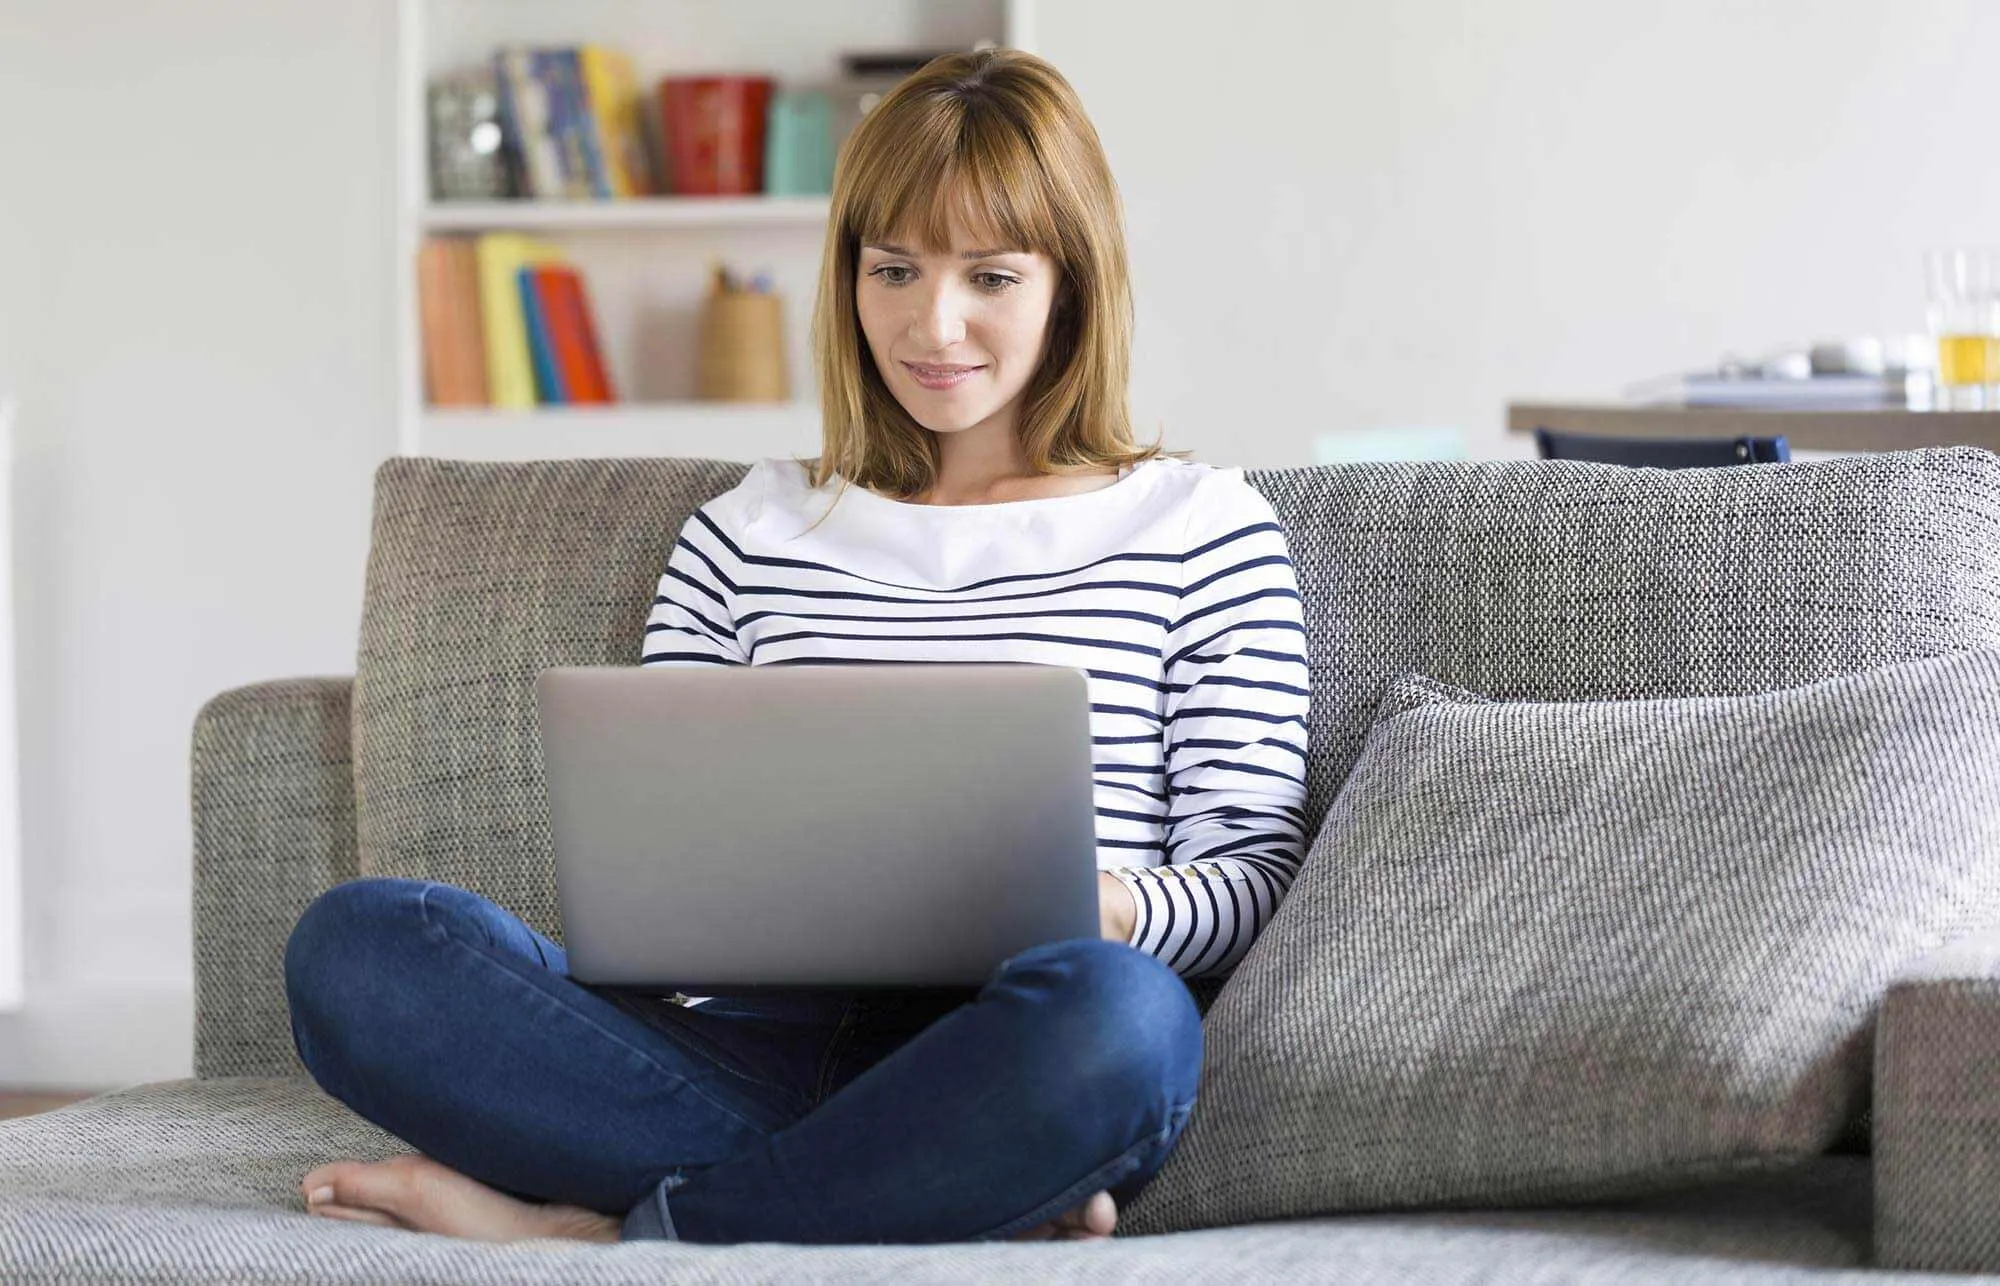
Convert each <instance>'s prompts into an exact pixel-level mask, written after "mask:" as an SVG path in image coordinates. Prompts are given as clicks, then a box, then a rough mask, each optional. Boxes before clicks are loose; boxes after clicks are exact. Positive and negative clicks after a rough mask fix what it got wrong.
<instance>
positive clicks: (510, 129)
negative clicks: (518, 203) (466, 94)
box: [493, 46, 563, 198]
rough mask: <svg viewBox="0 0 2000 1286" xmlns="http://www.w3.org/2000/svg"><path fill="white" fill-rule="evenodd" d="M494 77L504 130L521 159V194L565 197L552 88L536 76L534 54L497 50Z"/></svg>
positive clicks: (532, 52) (518, 163) (525, 50)
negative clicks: (551, 127) (553, 128)
mask: <svg viewBox="0 0 2000 1286" xmlns="http://www.w3.org/2000/svg"><path fill="white" fill-rule="evenodd" d="M493 74H494V80H495V84H496V87H497V88H498V90H499V94H500V120H501V129H502V131H503V132H504V133H505V134H506V135H507V138H508V141H509V142H510V143H511V145H512V147H513V149H514V152H515V154H516V156H517V157H518V158H519V159H518V162H517V165H518V168H519V171H520V175H521V180H522V182H521V186H520V192H521V194H522V195H523V196H530V197H541V198H550V197H559V196H561V195H563V177H562V156H561V153H560V152H559V151H558V150H557V148H556V144H555V140H554V138H553V137H552V136H551V134H550V133H549V111H550V104H549V94H548V87H547V85H546V84H545V83H544V82H543V81H542V80H541V79H540V78H539V77H537V76H536V75H535V71H534V51H533V50H530V49H523V48H520V47H518V46H509V47H507V48H503V49H499V50H496V51H495V52H494V54H493Z"/></svg>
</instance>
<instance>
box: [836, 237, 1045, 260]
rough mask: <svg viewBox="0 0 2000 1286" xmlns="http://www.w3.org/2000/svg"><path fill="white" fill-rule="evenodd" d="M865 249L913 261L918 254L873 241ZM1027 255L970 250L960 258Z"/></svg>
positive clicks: (994, 257) (1006, 251)
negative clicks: (900, 256) (904, 257)
mask: <svg viewBox="0 0 2000 1286" xmlns="http://www.w3.org/2000/svg"><path fill="white" fill-rule="evenodd" d="M864 248H865V249H868V250H880V251H881V252H882V253H884V254H892V255H904V256H907V257H908V258H911V259H914V258H917V252H916V251H914V250H910V249H908V248H906V247H903V246H885V245H878V244H876V243H874V242H872V241H871V242H866V243H864ZM1026 253H1028V252H1027V251H1025V250H1007V249H995V250H968V251H966V252H965V253H964V254H961V255H960V256H959V258H961V259H996V258H998V257H999V256H1001V255H1024V254H1026Z"/></svg>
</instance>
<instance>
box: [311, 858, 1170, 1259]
mask: <svg viewBox="0 0 2000 1286" xmlns="http://www.w3.org/2000/svg"><path fill="white" fill-rule="evenodd" d="M285 989H286V994H287V997H288V999H289V1001H290V1004H291V1019H292V1037H293V1040H294V1042H295V1043H296V1044H297V1046H298V1051H299V1057H300V1059H301V1060H302V1061H303V1062H304V1063H305V1066H306V1068H307V1070H308V1071H310V1072H311V1073H312V1075H313V1078H314V1079H315V1080H316V1081H318V1082H319V1084H320V1085H321V1087H323V1088H324V1089H325V1090H326V1092H327V1093H328V1094H330V1095H332V1096H333V1097H334V1098H336V1099H339V1100H340V1101H341V1102H343V1103H345V1104H347V1106H349V1107H350V1108H352V1109H353V1110H354V1111H355V1112H357V1113H358V1114H360V1115H361V1116H363V1117H365V1118H367V1119H368V1120H370V1121H373V1122H374V1123H375V1124H377V1125H379V1126H381V1127H382V1128H383V1129H386V1130H388V1131H390V1132H391V1133H393V1134H395V1135H397V1136H398V1137H400V1138H402V1139H403V1140H404V1141H405V1142H407V1143H409V1144H410V1145H411V1146H412V1147H415V1148H416V1149H417V1150H419V1151H420V1152H423V1153H424V1154H426V1155H428V1156H430V1157H432V1158H434V1159H436V1160H438V1161H440V1162H442V1163H444V1164H445V1165H448V1166H450V1167H451V1168H452V1169H454V1170H458V1171H460V1172H461V1173H464V1174H467V1175H470V1176H472V1177H473V1178H475V1179H478V1180H480V1181H481V1182H483V1183H486V1184H488V1185H490V1186H493V1187H496V1188H499V1189H501V1190H503V1191H506V1192H509V1193H512V1194H514V1195H515V1196H519V1197H524V1198H527V1199H530V1200H542V1201H552V1202H561V1203H564V1204H568V1205H577V1206H584V1207H586V1208H589V1209H592V1210H596V1211H599V1212H601V1213H605V1214H614V1215H619V1216H622V1217H623V1220H624V1223H623V1236H624V1237H625V1238H627V1239H638V1238H648V1237H651V1238H662V1237H671V1238H678V1239H680V1240H682V1241H691V1242H742V1241H783V1242H813V1243H863V1242H937V1241H959V1240H985V1239H997V1238H1004V1237H1009V1236H1012V1235H1013V1234H1015V1233H1017V1232H1020V1231H1023V1230H1025V1229H1028V1228H1031V1227H1034V1226H1035V1225H1037V1224H1040V1223H1045V1222H1047V1221H1048V1220H1050V1219H1052V1218H1054V1217H1055V1216H1056V1215H1058V1214H1061V1213H1062V1212H1063V1211H1066V1210H1068V1209H1070V1208H1072V1207H1074V1206H1076V1205H1077V1204H1079V1203H1080V1202H1082V1201H1083V1200H1084V1199H1085V1198H1087V1197H1089V1196H1090V1194H1091V1193H1093V1192H1096V1191H1098V1190H1099V1189H1109V1190H1110V1191H1111V1192H1112V1194H1113V1196H1114V1197H1117V1198H1118V1199H1119V1202H1120V1204H1121V1205H1123V1204H1124V1202H1125V1201H1126V1200H1129V1199H1130V1198H1131V1197H1132V1196H1133V1195H1135V1194H1136V1193H1137V1191H1138V1190H1139V1188H1140V1187H1141V1186H1142V1185H1143V1184H1144V1183H1145V1182H1146V1181H1147V1180H1148V1179H1150V1178H1151V1177H1152V1176H1153V1174H1154V1173H1155V1172H1157V1171H1158V1170H1159V1168H1160V1166H1161V1165H1162V1164H1164V1163H1165V1161H1166V1158H1167V1154H1168V1153H1169V1152H1170V1151H1172V1149H1173V1146H1174V1144H1175V1142H1176V1141H1177V1140H1178V1139H1179V1137H1180V1133H1181V1129H1182V1127H1183V1126H1184V1125H1185V1124H1186V1122H1187V1117H1188V1112H1189V1111H1190V1109H1191V1108H1192V1107H1193V1104H1194V1097H1195V1088H1196V1084H1197V1082H1198V1080H1199V1078H1200V1071H1201V1019H1200V1016H1199V1014H1198V1012H1197V1010H1196V1008H1195V1004H1194V1001H1193V998H1192V996H1191V995H1190V994H1189V992H1188V990H1187V987H1186V984H1184V983H1183V982H1182V981H1181V980H1180V979H1179V978H1178V977H1176V976H1175V975H1174V974H1173V973H1172V971H1170V970H1169V969H1168V968H1167V967H1166V966H1165V965H1164V964H1162V963H1161V962H1160V961H1158V960H1156V959H1154V958H1153V957H1152V956H1150V955H1147V954H1145V953H1143V952H1140V951H1137V950H1135V949H1133V948H1132V947H1129V946H1126V945H1124V944H1123V943H1118V942H1110V941H1105V940H1101V939H1095V938H1078V939H1074V940H1071V941H1066V942H1055V943H1048V944H1045V945H1042V946H1038V947H1033V948H1031V949H1029V950H1026V951H1023V952H1021V953H1019V954H1018V955H1015V956H1013V957H1012V958H1010V959H1008V960H1007V961H1005V962H1004V963H1002V964H1001V965H1000V967H999V968H998V969H997V970H996V971H995V973H994V975H993V977H992V978H991V979H989V980H988V981H987V983H986V984H985V986H983V987H980V988H977V989H976V990H975V989H969V988H968V989H960V990H956V991H951V992H931V991H902V990H898V991H875V992H855V993H840V994H830V993H808V992H780V993H770V994H766V995H763V996H759V997H755V998H741V999H729V998H718V999H714V1000H710V1001H709V1002H707V1003H706V1004H703V1005H699V1006H692V1007H690V1006H684V1005H678V1004H674V1003H672V1002H670V1001H667V1000H664V999H656V998H651V997H646V996H641V995H637V994H634V993H630V992H624V991H614V990H605V989H598V988H595V987H590V986H586V985H584V984H582V983H578V982H576V981H574V980H573V979H571V978H570V977H569V971H568V962H567V960H566V958H565V956H564V954H563V949H562V948H561V947H559V946H557V945H556V944H555V943H554V942H552V941H550V940H549V939H548V938H546V937H544V936H543V935H541V934H539V933H536V932H535V931H534V930H532V929H530V928H529V927H528V926H527V925H526V924H524V923H522V922H521V920H520V919H519V918H518V917H516V916H515V915H513V914H512V913H511V912H509V911H507V910H505V909H503V908H501V907H500V906H498V905H496V904H494V903H493V902H491V901H489V900H487V899H486V898H483V897H481V896H479V895H478V894H475V893H471V892H468V891H466V890H464V889H461V888H456V887H454V886H452V885H449V884H439V883H435V882H431V881H423V880H404V879H385V878H365V879H359V880H352V881H349V882H347V883H345V884H340V885H337V886H335V887H334V888H332V889H330V890H328V891H327V892H326V893H324V894H322V895H321V896H320V897H319V898H318V900H316V901H315V902H313V904H312V905H311V906H309V907H307V908H306V911H305V913H304V915H302V916H301V917H300V919H299V923H298V925H297V927H296V928H294V929H293V931H292V935H291V940H290V942H289V943H287V945H286V948H285Z"/></svg>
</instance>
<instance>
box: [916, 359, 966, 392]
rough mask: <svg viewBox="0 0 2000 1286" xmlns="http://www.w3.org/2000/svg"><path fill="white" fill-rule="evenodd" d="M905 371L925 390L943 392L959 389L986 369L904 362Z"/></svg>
mask: <svg viewBox="0 0 2000 1286" xmlns="http://www.w3.org/2000/svg"><path fill="white" fill-rule="evenodd" d="M903 369H904V370H907V371H908V372H909V373H910V378H911V379H913V380H915V381H916V382H917V383H919V384H921V385H923V386H924V387H925V388H927V389H936V390H939V391H942V390H945V389H954V388H957V387H958V386H959V385H961V384H963V383H965V382H966V381H967V380H969V379H971V378H972V377H973V375H974V374H976V373H977V372H979V371H983V370H985V369H986V368H985V367H984V366H920V365H918V364H917V363H915V362H904V363H903Z"/></svg>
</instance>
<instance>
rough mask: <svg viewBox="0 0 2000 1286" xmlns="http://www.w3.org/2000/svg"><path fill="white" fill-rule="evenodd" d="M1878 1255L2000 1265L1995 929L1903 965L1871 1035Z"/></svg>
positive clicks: (1999, 949)
mask: <svg viewBox="0 0 2000 1286" xmlns="http://www.w3.org/2000/svg"><path fill="white" fill-rule="evenodd" d="M1875 1167H1876V1174H1877V1176H1878V1182H1879V1187H1878V1188H1877V1189H1876V1193H1875V1245H1876V1251H1877V1254H1878V1255H1879V1256H1880V1259H1881V1261H1882V1262H1883V1263H1886V1264H1892V1265H1894V1266H1896V1267H1899V1268H1927V1269H1936V1270H1940V1271H1948V1272H1972V1271H1979V1272H1993V1271H1995V1270H1996V1269H2000V931H1989V932H1986V933H1982V934H1977V935H1972V936H1969V937H1966V938H1963V939H1960V940H1959V941H1957V942H1954V943H1952V944H1951V945H1949V946H1947V947H1944V948H1942V949H1940V950H1938V951H1936V952H1933V953H1932V954H1930V955H1928V956H1925V957H1924V958H1923V959H1921V960H1918V961H1916V962H1914V963H1912V964H1911V965H1910V966H1909V967H1908V968H1906V969H1904V970H1903V972H1902V974H1901V975H1900V976H1899V977H1898V978H1897V980H1896V982H1895V983H1894V985H1892V986H1891V987H1890V989H1889V994H1888V997H1887V999H1886V1000H1884V1002H1883V1005H1882V1014H1881V1018H1880V1019H1879V1022H1878V1027H1877V1032H1876V1042H1875Z"/></svg>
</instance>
